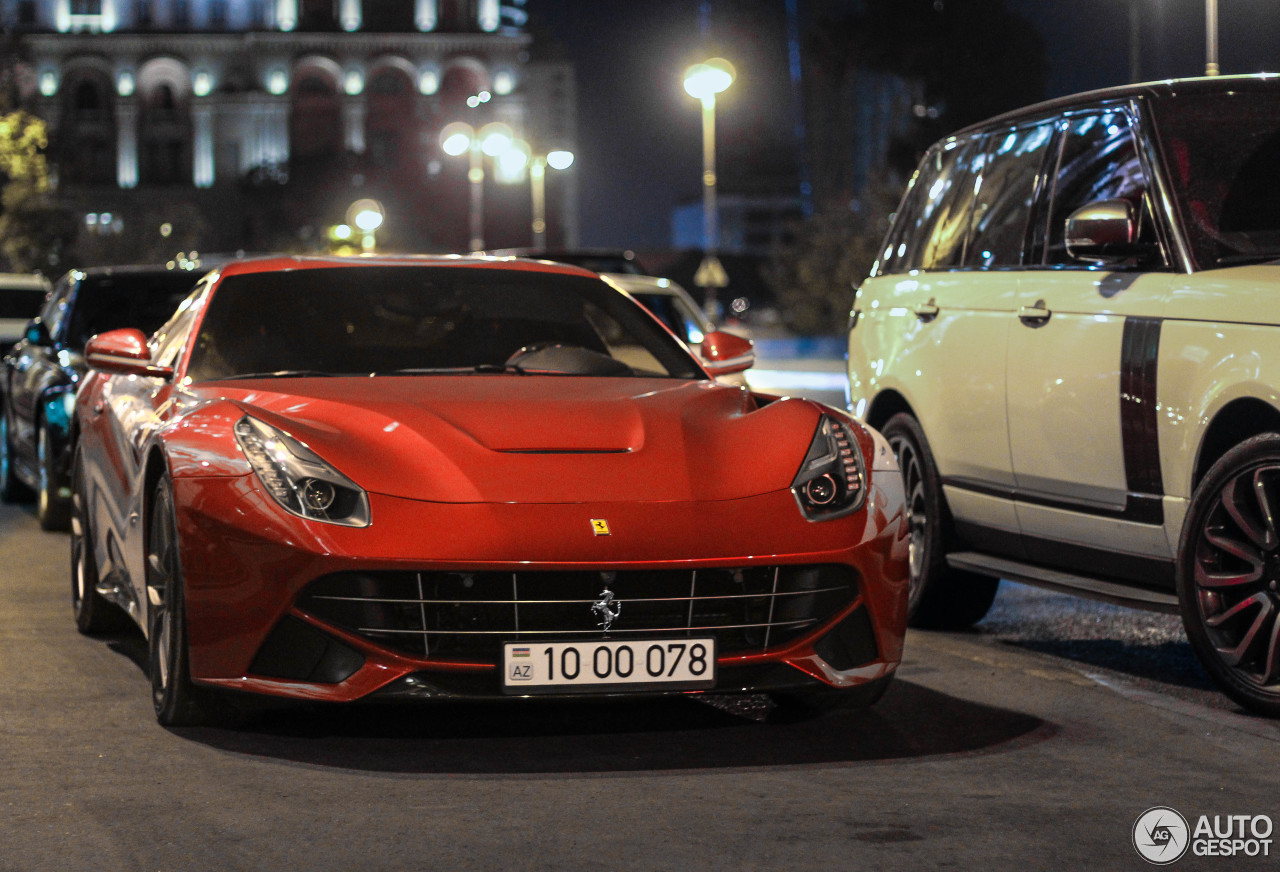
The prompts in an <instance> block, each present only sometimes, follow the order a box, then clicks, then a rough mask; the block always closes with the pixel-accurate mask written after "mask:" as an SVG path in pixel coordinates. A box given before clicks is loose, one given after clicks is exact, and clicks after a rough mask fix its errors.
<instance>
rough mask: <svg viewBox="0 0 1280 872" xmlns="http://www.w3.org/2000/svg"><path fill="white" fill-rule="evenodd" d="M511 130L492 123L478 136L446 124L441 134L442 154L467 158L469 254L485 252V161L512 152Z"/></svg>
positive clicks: (462, 124)
mask: <svg viewBox="0 0 1280 872" xmlns="http://www.w3.org/2000/svg"><path fill="white" fill-rule="evenodd" d="M511 143H512V138H511V128H509V127H507V125H505V124H503V123H501V122H499V121H493V122H490V123H489V124H486V125H485V126H484V127H481V128H480V130H479V132H476V130H475V129H473V128H472V127H471V125H470V124H467V123H466V122H465V121H454V122H453V123H451V124H446V125H445V126H444V128H443V129H442V130H441V131H440V148H441V149H442V150H443V151H444V153H445V154H447V155H451V156H453V157H458V156H460V155H462V154H469V155H470V160H471V163H470V166H469V168H468V169H467V182H468V183H469V184H470V186H471V209H470V224H471V250H472V251H481V250H483V249H484V157H485V155H488V156H490V157H495V158H496V157H499V156H500V155H502V154H503V153H504V152H506V151H507V150H509V149H510V148H511Z"/></svg>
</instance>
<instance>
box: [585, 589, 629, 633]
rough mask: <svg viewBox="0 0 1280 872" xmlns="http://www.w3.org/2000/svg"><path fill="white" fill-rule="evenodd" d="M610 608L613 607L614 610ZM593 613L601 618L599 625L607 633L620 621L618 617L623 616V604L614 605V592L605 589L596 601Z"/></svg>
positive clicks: (592, 608)
mask: <svg viewBox="0 0 1280 872" xmlns="http://www.w3.org/2000/svg"><path fill="white" fill-rule="evenodd" d="M609 606H613V608H612V609H610V608H609ZM591 611H593V612H595V613H596V614H597V615H599V616H600V619H601V620H600V623H599V624H598V625H597V626H599V627H600V628H601V629H602V630H604V631H605V632H606V633H607V632H609V628H610V627H612V626H613V622H614V621H616V620H618V615H620V614H622V603H620V602H619V603H616V604H615V603H614V601H613V591H611V590H609V588H607V587H606V588H605V589H604V590H602V591H600V598H599V599H598V600H596V603H595V605H593V606H592V607H591Z"/></svg>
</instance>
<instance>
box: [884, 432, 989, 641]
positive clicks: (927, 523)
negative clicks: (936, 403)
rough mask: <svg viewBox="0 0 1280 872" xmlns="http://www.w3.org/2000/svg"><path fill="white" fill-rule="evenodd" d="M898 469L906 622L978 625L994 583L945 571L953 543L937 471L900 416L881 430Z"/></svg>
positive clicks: (916, 435) (922, 438) (920, 438)
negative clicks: (906, 531) (905, 550)
mask: <svg viewBox="0 0 1280 872" xmlns="http://www.w3.org/2000/svg"><path fill="white" fill-rule="evenodd" d="M881 432H882V433H883V434H884V437H885V438H886V439H888V440H889V445H890V446H892V448H893V453H894V454H895V455H896V456H897V458H898V466H899V468H900V469H901V470H902V478H903V486H904V491H905V493H906V498H907V516H908V521H909V524H910V531H911V544H910V564H911V582H910V588H909V593H908V595H907V619H908V622H909V623H910V625H911V626H913V627H925V628H930V629H937V630H949V629H962V628H964V627H968V626H971V625H973V624H976V623H977V622H978V621H980V620H982V618H983V616H984V615H986V613H987V611H988V610H989V609H990V608H991V603H992V601H993V600H994V599H995V596H996V588H997V587H998V586H999V584H1000V580H999V579H998V578H991V577H990V576H986V575H978V574H977V573H973V572H966V571H963V570H958V569H952V568H951V567H949V566H947V550H948V546H949V545H950V543H951V540H952V539H953V534H952V532H951V514H950V512H948V511H947V505H946V501H945V500H944V499H943V496H942V482H941V479H940V478H939V476H938V467H937V465H936V464H935V463H934V461H933V454H932V453H931V452H930V451H929V443H928V441H927V440H926V439H925V436H924V431H923V430H922V429H920V424H919V422H918V421H916V419H915V418H913V417H912V416H911V415H909V414H907V413H905V412H900V413H899V414H897V415H894V416H893V417H892V418H890V419H889V420H888V421H887V422H886V423H885V425H884V427H882V428H881Z"/></svg>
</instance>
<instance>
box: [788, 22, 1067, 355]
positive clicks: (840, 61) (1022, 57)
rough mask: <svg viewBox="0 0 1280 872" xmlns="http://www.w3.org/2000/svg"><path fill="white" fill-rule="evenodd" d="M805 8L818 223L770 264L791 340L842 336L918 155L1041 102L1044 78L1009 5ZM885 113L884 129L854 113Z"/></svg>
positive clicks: (1027, 30) (1039, 51)
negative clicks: (793, 334)
mask: <svg viewBox="0 0 1280 872" xmlns="http://www.w3.org/2000/svg"><path fill="white" fill-rule="evenodd" d="M809 6H810V7H811V8H812V10H813V11H812V13H811V16H810V17H809V18H808V19H807V22H806V24H805V27H804V34H803V36H802V56H803V63H804V70H803V76H804V80H805V86H804V91H805V109H806V111H805V118H806V123H807V126H808V138H807V141H808V148H809V159H810V164H811V166H812V182H813V203H814V214H813V215H812V216H811V217H810V218H809V219H808V220H806V221H804V222H801V223H799V224H797V225H796V227H795V228H794V229H793V233H792V237H793V241H792V242H791V243H790V244H788V245H786V246H784V247H782V248H780V249H778V250H777V251H776V252H775V253H774V256H773V258H772V261H771V264H770V269H769V276H770V281H771V283H772V284H773V287H774V293H775V295H776V296H777V298H778V301H779V303H780V306H781V309H782V311H783V313H784V314H783V318H784V320H785V321H786V322H787V324H788V326H789V327H790V328H791V329H792V330H795V331H797V332H802V333H837V332H839V331H840V330H841V329H842V328H843V326H844V323H845V320H846V317H847V315H848V311H849V306H850V304H851V303H852V301H853V289H854V287H856V286H857V285H858V284H860V283H861V282H862V280H863V279H864V278H865V277H866V276H867V273H868V271H869V270H870V268H871V265H872V264H873V263H874V262H875V259H876V257H877V254H878V252H877V249H878V247H879V245H880V243H881V241H882V240H883V239H884V235H885V232H886V230H887V228H888V219H889V216H890V215H891V213H892V212H893V210H894V209H895V208H896V207H897V203H898V198H899V197H900V196H901V193H902V187H903V185H904V184H905V182H906V179H907V178H909V177H910V174H911V171H912V170H913V169H914V168H915V165H916V162H917V161H918V160H919V158H920V155H921V154H922V153H923V152H924V149H925V148H927V147H928V145H929V144H930V143H932V142H933V141H935V140H937V139H938V138H940V137H942V136H944V135H946V134H947V133H949V132H951V131H954V130H957V129H958V128H961V127H964V126H966V125H968V124H971V123H973V122H976V121H980V120H982V119H984V118H987V117H990V116H992V115H996V114H998V113H1000V112H1004V111H1007V110H1010V109H1015V108H1018V107H1019V106H1023V105H1026V104H1028V103H1033V102H1035V101H1037V100H1039V99H1041V98H1042V97H1043V94H1044V84H1045V76H1046V69H1047V67H1046V63H1045V59H1044V43H1043V40H1042V39H1041V38H1040V36H1039V34H1038V33H1036V31H1035V29H1034V28H1033V27H1032V26H1031V25H1030V24H1029V23H1028V22H1027V21H1026V20H1025V19H1023V18H1021V17H1019V16H1018V15H1015V14H1013V13H1011V12H1009V11H1008V10H1006V9H1005V7H1004V0H859V2H844V3H828V2H811V3H810V4H809ZM913 104H914V105H913ZM886 105H893V106H894V107H895V109H894V114H893V115H892V117H891V118H886V117H883V115H880V116H877V115H876V114H875V112H874V111H872V112H869V113H862V112H861V111H860V110H861V109H863V108H870V109H872V110H875V109H877V107H882V106H886ZM868 119H870V120H871V123H868ZM877 130H878V131H880V132H879V139H878V140H876V139H872V140H870V142H868V140H867V137H869V136H875V135H876V134H875V133H874V131H877ZM855 155H861V160H862V165H861V166H859V165H857V163H856V160H857V159H856V158H855Z"/></svg>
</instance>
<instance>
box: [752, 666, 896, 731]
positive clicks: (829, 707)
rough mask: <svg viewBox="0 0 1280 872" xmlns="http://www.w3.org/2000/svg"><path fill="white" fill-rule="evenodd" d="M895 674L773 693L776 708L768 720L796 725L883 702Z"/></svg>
mask: <svg viewBox="0 0 1280 872" xmlns="http://www.w3.org/2000/svg"><path fill="white" fill-rule="evenodd" d="M892 681H893V676H892V675H886V676H885V677H884V678H878V679H876V680H875V681H869V682H867V683H866V684H860V685H858V686H857V687H850V688H844V689H841V690H837V689H835V688H812V689H809V690H792V691H777V692H774V693H771V694H769V701H770V702H772V703H773V710H772V711H770V712H769V714H768V716H767V720H768V722H769V723H771V724H794V723H800V722H803V721H809V720H813V719H815V718H820V717H824V716H825V715H828V714H831V713H832V712H838V711H846V710H856V709H865V708H870V707H871V706H873V705H875V704H876V703H877V702H879V701H880V697H882V696H884V693H885V691H886V690H888V689H889V685H890V684H891V683H892Z"/></svg>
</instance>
